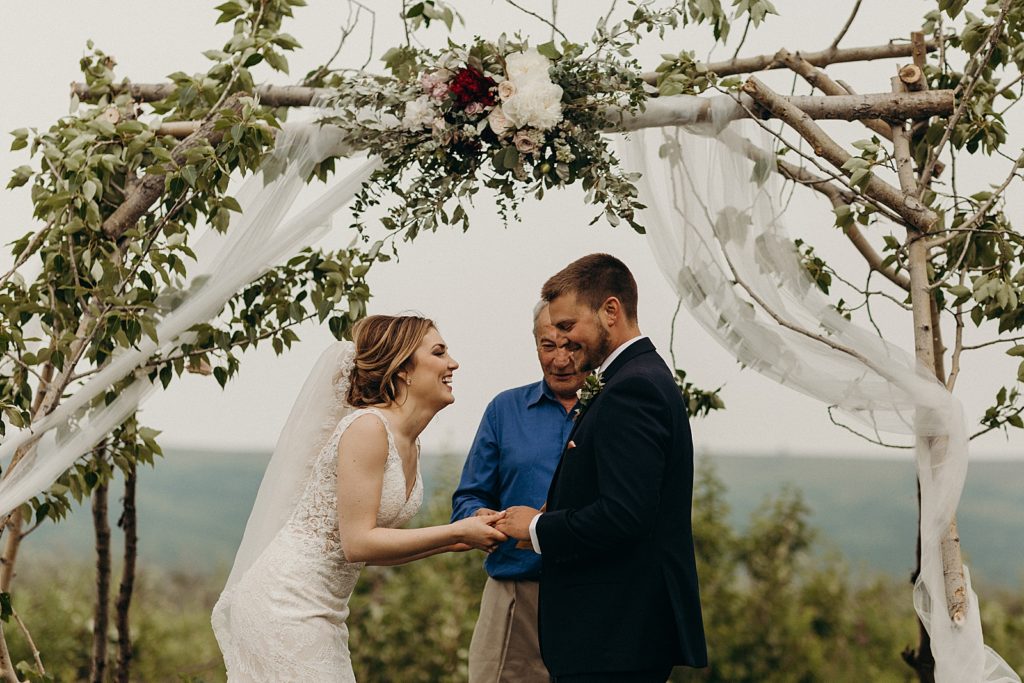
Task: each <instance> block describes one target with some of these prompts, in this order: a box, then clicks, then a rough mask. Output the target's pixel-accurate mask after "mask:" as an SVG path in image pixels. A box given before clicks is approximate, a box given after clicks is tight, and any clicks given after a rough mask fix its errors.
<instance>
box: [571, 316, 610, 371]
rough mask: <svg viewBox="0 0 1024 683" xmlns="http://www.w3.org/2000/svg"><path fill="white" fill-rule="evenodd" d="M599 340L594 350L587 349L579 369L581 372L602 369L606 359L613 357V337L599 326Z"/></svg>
mask: <svg viewBox="0 0 1024 683" xmlns="http://www.w3.org/2000/svg"><path fill="white" fill-rule="evenodd" d="M597 329H598V338H597V343H596V344H595V345H594V346H593V348H588V349H586V353H585V354H584V356H583V358H582V362H581V363H580V367H579V368H577V369H578V370H579V371H580V372H591V371H593V370H597V369H598V368H599V367H601V363H603V362H604V361H605V359H606V358H607V357H608V356H610V355H612V351H614V350H615V349H613V348H612V336H611V335H610V334H608V330H606V329H604V328H603V327H600V326H598V328H597Z"/></svg>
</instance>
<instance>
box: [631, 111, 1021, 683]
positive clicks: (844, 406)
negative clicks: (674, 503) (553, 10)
mask: <svg viewBox="0 0 1024 683" xmlns="http://www.w3.org/2000/svg"><path fill="white" fill-rule="evenodd" d="M751 141H753V143H754V145H757V144H758V142H759V141H760V143H761V144H760V149H761V150H765V151H763V152H761V153H760V154H755V155H754V156H755V157H757V158H759V163H757V164H755V162H754V161H752V160H751V159H750V158H748V154H750V152H751V149H752V145H751V144H750V142H751ZM769 150H770V146H769V145H768V144H767V140H766V139H765V136H764V134H763V133H762V132H761V130H760V129H759V128H757V127H756V125H755V124H753V123H751V122H734V123H732V124H729V125H728V126H725V125H724V124H723V125H722V126H720V127H719V128H717V129H716V128H712V127H710V126H709V127H704V128H700V129H690V130H684V129H683V128H659V129H651V130H647V131H642V132H635V133H632V134H631V138H630V139H629V140H627V141H625V142H624V144H623V145H622V152H623V158H624V165H625V166H626V169H627V170H629V171H640V172H642V173H643V178H642V179H641V181H640V183H639V188H640V200H641V201H642V202H643V203H644V204H646V205H647V207H648V208H647V209H646V210H644V212H643V214H642V216H641V219H640V220H641V222H642V223H643V224H644V225H645V227H646V228H647V235H648V239H649V244H650V247H651V250H652V251H653V253H654V256H655V258H656V259H657V262H658V264H659V267H660V268H661V270H662V272H663V273H664V275H665V277H666V278H667V279H668V281H669V282H670V283H671V285H672V287H673V288H674V289H675V291H676V293H677V294H678V295H679V296H680V297H681V299H682V301H683V305H684V306H686V308H687V309H688V310H689V312H690V313H691V314H692V316H693V317H694V319H696V320H697V321H698V322H699V323H700V324H701V326H702V327H704V329H705V330H706V331H707V332H708V333H709V334H710V335H711V336H712V337H713V338H714V339H716V340H717V341H718V342H719V343H720V344H721V345H722V346H723V347H724V348H725V349H727V350H728V351H729V352H730V353H732V354H733V355H734V356H735V358H736V360H737V361H739V362H740V363H743V364H744V365H746V366H748V367H750V368H751V369H753V370H756V371H757V372H760V373H762V374H764V375H766V376H768V377H770V378H772V379H774V380H775V381H777V382H779V383H780V384H783V385H785V386H787V387H790V388H792V389H796V390H797V391H800V392H802V393H804V394H806V395H808V396H812V397H814V398H816V399H818V400H820V401H822V402H823V403H825V404H826V405H829V406H835V407H836V408H838V409H839V410H842V411H844V412H845V413H846V414H848V415H850V416H851V417H853V418H854V419H856V420H857V421H859V422H860V423H861V424H863V425H864V426H865V427H867V428H868V430H869V431H871V432H872V433H874V432H875V431H876V430H877V431H878V432H883V431H884V432H890V433H899V434H907V435H912V436H914V437H916V444H917V447H916V453H917V471H918V475H919V477H920V481H921V508H922V509H921V538H922V549H921V576H920V579H919V580H918V582H917V585H916V587H915V589H914V605H915V607H916V608H917V611H918V613H919V614H920V616H921V618H922V620H923V623H924V624H925V626H926V627H927V629H928V632H929V634H930V636H931V641H932V653H933V654H934V656H935V661H936V680H937V681H939V682H940V683H974V682H978V683H980V682H982V681H984V682H986V683H1019V682H1020V678H1019V677H1018V676H1017V674H1015V673H1014V672H1013V671H1012V670H1011V669H1010V667H1009V666H1008V665H1007V664H1006V663H1005V662H1004V661H1003V660H1002V659H1001V658H1000V657H999V655H998V654H996V653H995V652H994V651H992V650H991V649H989V648H987V647H985V645H984V643H983V639H982V632H981V621H980V617H979V607H978V599H977V596H976V595H975V594H974V592H973V591H972V590H971V589H970V579H969V576H968V583H967V586H968V595H969V599H968V606H967V612H966V619H965V621H964V623H962V624H954V623H953V621H952V620H951V619H950V618H949V616H948V612H947V609H946V599H945V587H944V580H943V570H942V561H941V548H940V543H941V539H942V538H943V536H944V534H945V533H946V531H947V529H948V526H949V522H950V520H951V519H952V518H953V516H954V514H955V512H956V508H957V504H958V502H959V499H960V493H961V491H962V489H963V484H964V478H965V476H966V471H967V436H966V431H965V429H966V427H965V422H964V416H963V411H962V409H961V406H960V403H959V402H958V401H957V400H956V398H955V397H953V396H952V395H951V394H950V393H949V392H947V391H946V389H945V387H944V386H943V385H942V384H940V383H939V382H938V381H937V380H936V379H935V377H934V375H932V374H931V373H930V372H928V371H927V370H925V369H920V368H919V367H918V365H917V363H916V361H915V359H914V357H913V356H912V355H911V354H910V353H908V352H906V351H905V350H904V349H902V348H899V347H897V346H895V345H893V344H891V343H888V342H886V341H885V340H883V339H881V338H879V337H878V335H877V334H874V333H872V332H870V331H868V330H867V329H865V328H862V327H860V326H859V325H857V324H855V323H852V322H850V321H848V320H846V319H845V318H843V317H842V316H841V315H840V314H839V313H838V312H837V311H836V309H835V308H833V306H832V305H831V304H830V303H829V301H828V300H827V299H826V297H825V296H824V295H823V294H822V293H821V292H820V290H819V289H818V288H817V286H816V285H815V284H814V282H813V281H812V280H811V278H810V276H809V274H808V273H807V272H806V270H805V269H804V268H803V267H802V265H801V260H800V255H799V253H798V252H797V249H796V246H795V245H794V242H793V240H792V238H791V237H790V236H789V234H788V233H787V231H786V227H785V224H784V218H785V217H784V215H783V214H782V210H781V207H780V202H779V201H778V197H779V196H780V195H779V193H778V192H777V190H778V187H777V184H778V181H777V176H775V175H773V174H770V173H767V171H768V170H769V169H772V168H773V167H774V162H773V157H772V155H771V153H770V151H769ZM907 495H908V496H912V495H914V492H913V491H908V492H907ZM885 532H886V530H885V529H878V533H885ZM965 573H966V569H965ZM908 597H909V596H908Z"/></svg>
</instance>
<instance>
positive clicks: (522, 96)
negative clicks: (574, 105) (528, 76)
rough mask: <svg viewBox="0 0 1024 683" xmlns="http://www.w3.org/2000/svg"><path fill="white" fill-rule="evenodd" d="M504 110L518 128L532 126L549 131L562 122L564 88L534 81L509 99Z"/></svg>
mask: <svg viewBox="0 0 1024 683" xmlns="http://www.w3.org/2000/svg"><path fill="white" fill-rule="evenodd" d="M502 109H503V110H504V112H505V116H506V117H507V118H508V120H509V121H510V122H511V123H512V125H513V126H515V127H516V128H523V127H525V126H532V127H534V128H536V129H538V130H548V129H550V128H554V127H555V126H556V125H558V122H559V121H561V120H562V88H561V87H560V86H557V85H555V84H554V83H551V82H550V81H549V82H547V83H542V82H539V81H533V82H530V83H528V84H527V85H526V86H521V87H520V88H519V90H518V91H517V92H516V94H515V95H513V96H512V97H511V98H509V99H508V101H506V102H505V103H504V104H503V105H502Z"/></svg>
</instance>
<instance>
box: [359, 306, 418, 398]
mask: <svg viewBox="0 0 1024 683" xmlns="http://www.w3.org/2000/svg"><path fill="white" fill-rule="evenodd" d="M433 327H434V321H432V320H430V319H429V318H423V317H420V316H417V315H397V316H396V315H371V316H367V317H366V318H363V319H362V320H360V321H359V322H357V323H356V324H355V326H354V327H353V328H352V340H353V341H354V342H355V346H356V357H355V361H354V363H353V366H352V375H351V377H350V378H349V388H348V395H347V396H346V398H345V402H346V403H348V404H349V405H350V406H352V407H353V408H367V407H370V406H380V405H384V406H387V405H391V404H392V403H394V401H395V398H396V397H397V396H398V382H400V381H401V379H400V378H399V377H398V372H399V371H400V370H402V369H403V368H404V369H406V370H408V369H411V367H409V366H408V365H407V364H408V362H409V361H410V359H411V358H412V354H413V353H414V352H415V351H416V348H417V347H418V346H419V345H420V342H421V341H423V337H424V336H426V334H427V332H429V331H430V330H431V328H433Z"/></svg>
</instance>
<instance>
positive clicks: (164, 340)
mask: <svg viewBox="0 0 1024 683" xmlns="http://www.w3.org/2000/svg"><path fill="white" fill-rule="evenodd" d="M339 141H340V135H339V133H338V131H337V129H332V128H325V127H322V126H320V125H319V124H317V123H315V122H307V123H298V124H287V125H286V126H285V128H284V130H282V131H281V132H280V133H279V134H278V140H277V144H276V147H275V151H274V153H273V154H271V155H270V156H268V158H267V160H266V161H265V162H264V164H263V166H262V168H261V170H260V171H259V172H258V173H257V174H255V175H253V176H252V177H251V178H249V179H247V180H246V181H245V182H244V183H243V185H242V187H241V188H240V189H239V192H238V193H237V199H238V201H239V204H240V205H241V207H242V213H241V214H240V215H238V216H236V217H235V219H234V221H233V222H232V225H231V227H230V229H229V230H228V232H227V235H226V236H222V235H219V234H217V233H215V232H213V231H208V232H207V233H206V234H205V235H204V236H203V237H202V238H200V239H199V240H198V243H197V244H195V249H194V250H195V252H196V254H197V259H198V263H196V264H194V265H193V266H192V268H191V269H190V277H189V279H188V281H187V282H185V283H182V284H181V286H180V287H177V288H171V289H168V291H166V292H164V293H163V294H162V295H161V297H160V299H159V300H158V302H164V304H165V305H166V307H167V311H166V314H165V315H164V317H163V318H162V319H160V321H159V322H158V324H157V326H156V336H157V339H158V340H159V341H152V340H151V339H149V338H148V337H147V338H144V340H143V341H142V342H141V343H140V344H139V347H138V348H137V349H130V350H126V351H124V352H122V353H119V354H118V355H116V356H115V357H114V358H113V359H112V360H111V361H110V363H109V364H108V365H107V366H106V367H105V368H104V369H103V370H101V371H100V372H98V373H96V374H95V375H93V376H92V377H91V378H90V379H89V380H88V382H87V383H86V384H85V385H84V386H82V387H80V388H78V389H77V390H76V391H75V392H74V393H73V394H71V395H69V396H68V397H67V398H65V399H64V400H63V401H62V402H61V404H60V405H59V406H58V407H57V408H56V409H55V410H54V411H53V412H52V413H50V414H49V415H47V416H46V417H44V418H43V419H41V420H39V421H37V422H36V423H35V424H33V425H32V427H31V429H23V430H21V431H19V432H14V433H11V434H10V435H9V436H8V437H7V439H5V440H4V442H3V444H2V445H0V463H3V464H4V473H5V475H7V476H5V478H4V479H3V481H2V482H0V515H5V514H7V513H8V512H10V511H11V510H13V509H15V508H17V507H18V506H19V505H21V504H22V503H24V502H25V501H27V500H29V499H30V498H32V497H33V496H36V495H38V494H39V493H41V492H43V491H45V490H46V489H47V488H49V486H50V485H51V484H52V483H53V482H54V481H55V480H56V479H57V478H58V477H59V476H60V475H61V474H62V473H63V472H64V471H65V470H67V469H68V468H69V467H70V466H71V465H72V464H73V463H74V462H75V460H77V459H78V458H79V457H81V456H82V455H84V454H85V453H87V452H88V451H89V450H90V449H91V448H92V447H93V446H94V445H96V444H97V443H98V442H99V441H100V440H101V439H102V438H103V437H104V436H106V435H107V434H109V433H110V432H111V431H112V430H113V429H115V428H116V427H117V426H118V425H120V424H121V423H122V422H124V420H125V419H127V418H128V416H129V415H131V414H132V413H133V412H134V411H135V410H136V409H137V408H138V407H139V405H140V404H141V403H142V402H143V401H144V400H145V398H146V396H147V395H148V394H149V393H150V392H151V391H152V389H153V385H152V384H151V383H150V382H149V381H148V379H147V377H146V375H147V372H146V371H145V370H142V369H141V368H144V367H145V365H146V363H147V362H148V361H149V359H150V358H152V357H153V356H154V354H156V353H157V352H159V351H161V350H162V351H164V352H167V351H169V350H172V349H174V348H175V347H176V346H178V345H180V344H182V343H187V342H188V340H189V336H188V335H189V333H188V330H189V328H190V327H192V326H193V325H196V324H198V323H203V322H207V321H209V320H211V319H213V318H215V317H216V316H217V315H218V314H219V313H220V311H221V310H222V309H223V307H224V304H225V303H226V302H227V301H228V300H229V299H230V298H231V297H232V296H234V295H235V294H236V293H237V292H239V291H240V290H241V289H243V288H244V287H245V286H246V285H247V284H248V283H250V282H252V281H253V280H254V279H256V278H257V277H259V276H260V275H261V274H263V273H264V272H266V271H267V269H269V268H271V267H273V266H274V265H276V264H279V263H282V262H284V261H285V260H286V259H288V258H289V257H290V256H292V255H294V254H295V253H296V252H297V251H299V250H300V249H302V248H303V247H306V246H308V245H311V244H313V243H315V242H316V241H317V240H319V239H320V238H321V237H322V236H323V235H324V234H325V232H326V231H327V230H328V228H329V227H330V222H329V219H330V217H331V216H332V215H333V214H334V213H335V212H337V211H338V210H339V209H340V208H342V207H343V206H345V205H346V204H347V203H348V202H349V201H350V200H351V199H352V197H354V196H355V194H356V192H358V190H359V188H360V186H361V185H362V184H363V182H364V181H365V180H366V179H367V178H368V177H369V175H370V174H371V173H372V172H373V170H374V169H375V168H376V167H377V165H378V163H379V162H378V160H376V159H370V160H367V161H366V162H364V163H362V164H360V165H359V166H358V167H357V168H356V169H354V170H353V171H352V172H351V173H349V174H348V175H347V176H344V177H340V178H335V179H333V180H332V183H331V185H330V186H329V187H328V188H327V189H326V190H325V191H324V192H323V193H322V194H321V195H320V197H318V198H317V199H316V200H315V201H313V202H312V203H311V204H309V205H308V206H306V207H305V208H303V209H302V210H300V211H297V212H295V213H294V215H289V211H290V210H291V208H292V205H293V204H294V203H295V200H296V198H297V196H298V194H299V191H300V190H301V189H302V188H303V187H304V186H305V185H306V179H307V178H308V177H309V175H310V173H311V172H312V170H313V167H314V166H315V164H316V163H318V162H319V161H322V160H323V159H325V158H327V157H328V156H332V155H338V154H345V153H346V152H347V151H348V150H345V149H342V148H341V147H340V142H339ZM129 375H134V381H132V382H131V384H129V385H128V386H127V387H126V388H125V389H123V390H122V391H120V392H119V394H118V396H117V398H116V399H115V400H114V401H113V402H112V403H110V404H109V405H104V404H103V396H104V395H105V394H106V392H107V390H108V389H109V388H110V387H111V386H112V385H113V384H114V383H116V382H118V381H120V380H121V379H123V378H125V377H127V376H129ZM34 439H35V441H34V443H33V440H34ZM23 448H24V449H27V450H26V454H25V456H24V457H23V458H22V459H21V460H20V461H19V462H18V463H17V464H16V465H14V466H13V467H10V468H9V464H10V462H11V459H12V457H13V455H14V454H15V453H16V451H18V450H19V449H23Z"/></svg>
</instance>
